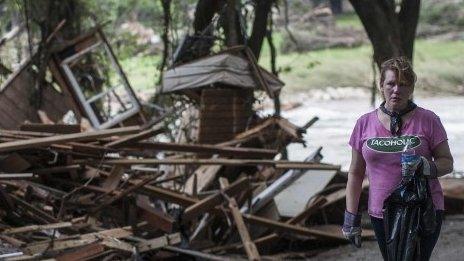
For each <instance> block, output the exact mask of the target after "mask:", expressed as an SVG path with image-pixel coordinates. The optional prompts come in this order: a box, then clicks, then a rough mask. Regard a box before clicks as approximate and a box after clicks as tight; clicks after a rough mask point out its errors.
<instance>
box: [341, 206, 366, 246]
mask: <svg viewBox="0 0 464 261" xmlns="http://www.w3.org/2000/svg"><path fill="white" fill-rule="evenodd" d="M342 232H343V235H344V236H345V238H346V239H348V240H349V241H350V242H351V243H352V244H353V245H354V246H355V247H357V248H360V247H361V232H362V230H361V215H359V214H353V213H351V212H349V211H348V210H345V220H344V222H343V227H342Z"/></svg>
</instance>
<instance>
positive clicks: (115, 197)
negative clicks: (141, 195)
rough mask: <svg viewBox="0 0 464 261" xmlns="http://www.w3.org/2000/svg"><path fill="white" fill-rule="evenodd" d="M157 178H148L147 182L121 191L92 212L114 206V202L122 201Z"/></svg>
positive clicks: (143, 181)
mask: <svg viewBox="0 0 464 261" xmlns="http://www.w3.org/2000/svg"><path fill="white" fill-rule="evenodd" d="M155 178H156V177H150V178H147V179H145V180H142V181H140V182H138V183H137V184H135V185H133V186H132V187H129V188H127V189H125V190H123V191H121V193H119V194H118V195H116V196H113V197H112V198H110V199H109V200H108V201H105V202H103V203H102V204H100V205H99V206H98V207H96V208H94V209H93V210H92V211H91V212H93V213H95V212H97V211H99V210H101V209H102V208H104V207H106V206H109V205H111V204H113V203H114V202H116V201H118V200H120V199H122V198H123V197H125V196H127V195H129V194H130V193H132V192H134V191H136V190H137V189H140V188H141V187H143V186H145V185H146V184H148V183H149V182H150V181H153V180H154V179H155Z"/></svg>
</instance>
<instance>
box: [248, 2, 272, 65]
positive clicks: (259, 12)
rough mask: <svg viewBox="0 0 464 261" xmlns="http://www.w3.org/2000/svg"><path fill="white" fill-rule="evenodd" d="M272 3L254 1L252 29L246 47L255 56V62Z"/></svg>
mask: <svg viewBox="0 0 464 261" xmlns="http://www.w3.org/2000/svg"><path fill="white" fill-rule="evenodd" d="M273 2H274V1H271V0H256V7H255V20H254V21H253V29H252V33H251V37H250V40H249V41H248V46H249V47H250V49H251V51H252V52H253V54H254V55H255V57H256V60H259V55H260V53H261V47H262V46H263V40H264V37H265V36H266V32H267V30H266V27H267V24H268V19H269V13H270V11H271V7H272V3H273Z"/></svg>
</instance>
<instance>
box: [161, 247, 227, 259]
mask: <svg viewBox="0 0 464 261" xmlns="http://www.w3.org/2000/svg"><path fill="white" fill-rule="evenodd" d="M163 249H164V250H168V251H171V252H176V253H181V254H184V255H188V256H193V257H198V258H201V259H204V260H215V261H224V260H234V258H229V257H227V256H218V255H212V254H206V253H202V252H200V251H195V250H190V249H184V248H180V247H174V246H164V247H163Z"/></svg>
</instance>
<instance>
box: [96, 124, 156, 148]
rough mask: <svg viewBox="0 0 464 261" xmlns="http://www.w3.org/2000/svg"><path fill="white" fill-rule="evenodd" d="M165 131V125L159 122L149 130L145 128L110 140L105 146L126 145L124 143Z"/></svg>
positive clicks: (116, 146) (117, 146)
mask: <svg viewBox="0 0 464 261" xmlns="http://www.w3.org/2000/svg"><path fill="white" fill-rule="evenodd" d="M163 132H164V128H163V125H162V124H158V125H155V126H153V127H152V128H150V129H148V130H144V131H141V132H139V133H136V134H132V135H127V136H124V137H122V138H120V139H118V140H115V141H112V142H109V143H107V144H105V146H106V147H108V148H111V147H113V148H119V147H121V146H124V145H126V144H128V143H134V142H137V141H140V140H144V139H147V138H149V137H152V136H156V135H158V134H161V133H163Z"/></svg>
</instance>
